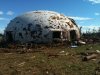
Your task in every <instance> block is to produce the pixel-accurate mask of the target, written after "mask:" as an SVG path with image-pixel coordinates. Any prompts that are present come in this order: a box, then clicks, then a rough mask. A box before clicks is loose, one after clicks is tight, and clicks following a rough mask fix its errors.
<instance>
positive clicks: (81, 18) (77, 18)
mask: <svg viewBox="0 0 100 75" xmlns="http://www.w3.org/2000/svg"><path fill="white" fill-rule="evenodd" d="M70 18H72V19H75V20H92V19H93V18H88V17H77V16H75V17H74V16H73V17H70Z"/></svg>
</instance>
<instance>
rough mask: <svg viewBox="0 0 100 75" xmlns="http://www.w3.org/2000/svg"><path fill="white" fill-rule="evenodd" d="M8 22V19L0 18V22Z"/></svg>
mask: <svg viewBox="0 0 100 75" xmlns="http://www.w3.org/2000/svg"><path fill="white" fill-rule="evenodd" d="M7 20H9V19H8V18H3V17H0V21H7Z"/></svg>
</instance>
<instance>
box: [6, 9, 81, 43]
mask: <svg viewBox="0 0 100 75" xmlns="http://www.w3.org/2000/svg"><path fill="white" fill-rule="evenodd" d="M5 38H6V40H7V41H8V42H13V41H19V42H22V43H26V42H34V43H51V42H53V41H55V40H58V41H64V40H68V41H70V40H71V39H78V38H80V30H79V28H78V26H77V24H76V23H75V21H74V20H73V19H71V18H68V17H67V16H64V15H62V14H59V13H57V12H53V11H40V10H39V11H31V12H27V13H25V14H22V15H20V16H18V17H16V18H14V19H13V20H11V21H10V23H9V24H8V26H7V27H6V29H5Z"/></svg>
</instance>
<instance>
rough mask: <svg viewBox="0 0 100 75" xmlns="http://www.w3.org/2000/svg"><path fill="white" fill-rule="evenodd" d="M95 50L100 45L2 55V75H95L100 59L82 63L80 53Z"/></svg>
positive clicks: (0, 60) (0, 59)
mask: <svg viewBox="0 0 100 75" xmlns="http://www.w3.org/2000/svg"><path fill="white" fill-rule="evenodd" d="M87 48H89V49H87ZM95 50H100V46H99V44H96V45H83V46H79V47H77V48H70V47H66V46H61V47H52V48H46V49H43V50H42V51H41V52H33V53H23V54H19V53H0V75H94V73H95V69H96V68H97V67H99V66H100V63H99V64H98V62H99V61H100V58H98V59H96V60H95V61H93V60H89V61H82V58H81V55H80V53H82V52H87V51H95ZM49 54H51V56H49ZM52 54H53V55H52ZM56 54H58V56H54V55H56Z"/></svg>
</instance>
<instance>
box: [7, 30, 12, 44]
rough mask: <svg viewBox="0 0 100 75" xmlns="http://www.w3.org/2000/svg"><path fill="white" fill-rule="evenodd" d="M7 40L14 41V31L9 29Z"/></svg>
mask: <svg viewBox="0 0 100 75" xmlns="http://www.w3.org/2000/svg"><path fill="white" fill-rule="evenodd" d="M6 40H7V41H8V42H13V35H12V31H7V32H6Z"/></svg>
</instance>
